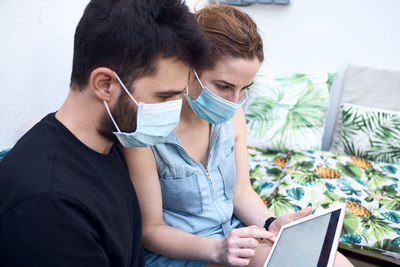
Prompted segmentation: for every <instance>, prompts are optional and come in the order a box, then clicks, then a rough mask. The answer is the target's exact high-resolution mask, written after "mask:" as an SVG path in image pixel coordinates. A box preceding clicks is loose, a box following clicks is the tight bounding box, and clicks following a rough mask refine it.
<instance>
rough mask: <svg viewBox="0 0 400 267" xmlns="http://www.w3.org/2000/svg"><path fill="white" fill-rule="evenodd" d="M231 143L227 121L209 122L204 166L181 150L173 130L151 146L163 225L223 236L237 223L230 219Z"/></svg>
mask: <svg viewBox="0 0 400 267" xmlns="http://www.w3.org/2000/svg"><path fill="white" fill-rule="evenodd" d="M193 142H196V140H193ZM234 145H235V134H234V130H233V125H232V120H230V121H228V122H226V123H223V124H218V125H214V124H212V125H211V134H210V147H209V150H208V151H209V155H208V162H207V168H204V166H203V165H202V164H201V163H200V162H199V161H197V160H195V159H193V158H191V157H190V156H189V155H188V154H187V153H186V152H185V150H184V149H183V147H182V145H181V144H180V142H179V140H178V137H177V135H176V133H175V132H172V133H171V134H170V135H169V136H168V137H167V140H166V142H165V143H161V144H157V145H155V146H153V152H154V155H155V158H156V162H157V170H158V175H159V178H160V185H161V191H162V200H163V217H164V221H165V223H166V224H167V225H170V226H172V227H175V228H179V229H181V230H183V231H185V232H188V233H192V234H195V235H201V236H213V237H224V236H226V235H227V234H228V233H229V232H230V231H231V229H233V228H235V227H237V226H238V225H239V224H240V222H239V220H238V219H236V217H234V218H232V216H233V194H234V190H235V182H236V165H235V152H234Z"/></svg>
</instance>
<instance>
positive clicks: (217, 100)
mask: <svg viewBox="0 0 400 267" xmlns="http://www.w3.org/2000/svg"><path fill="white" fill-rule="evenodd" d="M193 71H194V74H195V76H196V78H197V80H198V81H199V83H200V85H201V87H202V88H203V91H201V93H200V95H199V97H197V98H196V99H195V100H191V99H190V97H189V93H188V91H189V88H188V86H187V85H186V94H185V97H186V99H187V101H188V102H189V104H190V106H191V107H192V109H193V111H194V112H195V113H196V114H197V116H199V117H200V118H202V119H203V120H206V121H208V122H210V123H213V124H220V123H224V122H226V121H229V120H230V119H232V117H233V116H234V115H235V113H236V110H237V109H238V108H239V107H241V106H242V105H243V103H244V102H246V100H247V91H246V92H245V93H244V95H243V96H242V97H241V98H240V100H239V103H237V104H236V103H233V102H231V101H228V100H226V99H224V98H222V97H220V96H217V95H216V94H214V93H213V92H211V91H210V90H209V89H208V88H207V87H205V86H203V84H202V83H201V81H200V79H199V76H198V75H197V72H196V71H195V70H193Z"/></svg>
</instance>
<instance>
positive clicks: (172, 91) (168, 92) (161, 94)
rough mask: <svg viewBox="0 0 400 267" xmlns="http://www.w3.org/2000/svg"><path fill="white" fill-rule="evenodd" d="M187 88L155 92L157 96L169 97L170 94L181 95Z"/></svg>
mask: <svg viewBox="0 0 400 267" xmlns="http://www.w3.org/2000/svg"><path fill="white" fill-rule="evenodd" d="M185 90H186V88H184V89H183V90H174V89H171V90H168V91H162V92H155V93H154V94H155V95H156V96H160V97H169V96H174V95H180V94H182V93H183V92H185Z"/></svg>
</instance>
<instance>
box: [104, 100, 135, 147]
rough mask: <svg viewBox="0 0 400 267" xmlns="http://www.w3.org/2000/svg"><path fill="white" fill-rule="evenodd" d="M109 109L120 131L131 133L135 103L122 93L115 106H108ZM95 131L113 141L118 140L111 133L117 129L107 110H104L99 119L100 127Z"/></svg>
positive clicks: (133, 125) (133, 126)
mask: <svg viewBox="0 0 400 267" xmlns="http://www.w3.org/2000/svg"><path fill="white" fill-rule="evenodd" d="M104 109H105V107H104ZM110 111H111V114H112V116H113V117H114V120H115V122H116V123H117V125H118V127H119V129H120V131H121V132H127V133H131V132H134V131H135V130H136V114H137V108H136V109H135V105H134V104H133V102H132V100H131V99H130V98H129V97H128V96H127V95H125V94H122V95H121V96H120V97H119V98H118V101H117V103H116V105H115V107H114V108H113V109H111V108H110ZM97 132H98V133H99V134H100V135H102V136H104V137H105V138H107V139H108V140H110V141H111V142H113V143H116V142H118V139H117V137H116V136H115V135H114V134H113V132H117V129H116V128H115V125H114V123H113V122H112V120H111V118H110V116H109V115H108V112H107V110H105V111H104V114H103V116H102V118H101V119H100V127H99V129H98V130H97Z"/></svg>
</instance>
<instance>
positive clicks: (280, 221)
mask: <svg viewBox="0 0 400 267" xmlns="http://www.w3.org/2000/svg"><path fill="white" fill-rule="evenodd" d="M311 212H312V207H307V208H305V209H302V210H300V211H298V212H294V213H288V214H285V215H282V216H280V217H278V218H277V219H276V220H275V221H273V222H272V223H271V225H270V226H269V228H268V230H269V232H272V233H274V234H275V235H278V233H279V230H280V229H281V227H282V225H284V224H287V223H290V222H293V221H295V220H298V219H301V218H303V217H306V216H308V215H310V214H311Z"/></svg>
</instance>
